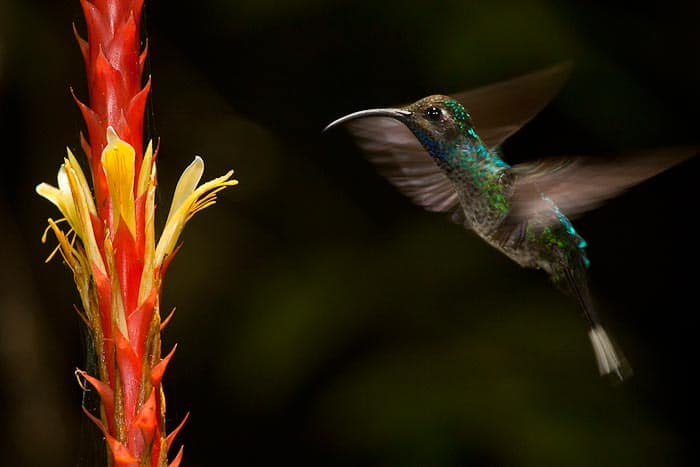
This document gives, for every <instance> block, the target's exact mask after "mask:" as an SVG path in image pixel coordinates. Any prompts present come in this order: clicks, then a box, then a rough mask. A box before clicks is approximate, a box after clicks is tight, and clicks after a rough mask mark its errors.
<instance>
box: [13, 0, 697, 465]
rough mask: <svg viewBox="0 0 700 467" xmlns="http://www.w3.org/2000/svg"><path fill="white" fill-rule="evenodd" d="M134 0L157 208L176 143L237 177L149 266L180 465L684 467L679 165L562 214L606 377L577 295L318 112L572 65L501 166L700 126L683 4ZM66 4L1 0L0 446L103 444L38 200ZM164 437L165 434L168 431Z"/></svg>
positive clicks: (687, 353)
mask: <svg viewBox="0 0 700 467" xmlns="http://www.w3.org/2000/svg"><path fill="white" fill-rule="evenodd" d="M657 3H658V4H657V5H656V6H652V7H650V6H644V5H642V4H641V3H640V4H635V3H631V2H600V3H597V2H576V1H569V2H563V1H546V0H540V1H522V2H517V1H483V2H467V1H446V2H433V1H384V2H378V1H367V2H351V1H344V2H343V1H334V2H329V1H321V0H317V1H314V0H306V1H286V2H270V1H260V0H246V1H240V2H236V1H224V0H217V1H200V2H167V1H160V2H158V1H150V2H149V1H147V5H146V18H145V20H146V21H145V24H146V25H147V27H148V36H149V43H150V51H151V52H150V57H151V58H150V63H149V73H151V74H152V76H153V93H152V105H151V108H150V110H149V112H150V116H149V123H148V128H147V132H148V133H149V134H150V135H151V136H152V137H159V138H161V151H160V154H159V161H158V162H159V165H158V170H159V181H160V188H161V191H160V196H159V205H160V216H161V218H160V221H161V222H160V224H162V220H163V219H162V218H163V216H164V215H165V213H166V212H167V207H168V203H169V202H170V197H171V193H172V190H173V189H174V186H175V183H176V181H177V177H178V176H179V173H180V172H181V170H182V169H183V168H184V167H185V166H186V165H187V164H188V163H189V162H190V161H191V160H192V158H193V156H194V155H195V154H201V155H202V156H203V157H204V160H205V162H206V173H205V176H206V177H208V178H213V177H214V176H217V175H219V174H222V173H223V172H225V171H226V170H227V169H229V168H234V169H235V170H236V175H237V177H238V178H239V180H240V182H241V183H240V185H239V186H238V187H235V188H233V189H228V190H226V191H224V192H223V193H221V195H220V199H219V202H218V204H217V205H216V206H215V207H213V208H210V209H208V210H207V211H205V212H203V213H200V214H198V215H197V216H196V217H195V218H194V219H193V220H192V221H191V222H190V224H189V225H188V226H187V228H186V229H185V232H184V234H183V237H182V239H183V240H184V247H183V249H182V250H181V251H180V253H179V254H178V257H177V258H176V260H175V261H174V263H173V264H172V266H171V268H170V270H169V272H168V275H167V277H166V282H165V286H164V291H163V293H164V295H163V308H164V310H169V309H170V308H172V307H173V306H177V312H176V314H175V317H174V319H173V321H172V323H171V325H170V326H169V327H168V328H167V329H166V330H165V332H164V337H163V338H164V342H165V344H164V345H165V349H164V350H168V349H169V348H170V347H171V346H172V345H173V344H175V343H177V344H178V351H177V353H176V356H175V358H174V360H173V361H172V362H171V364H170V366H169V368H168V372H167V373H166V377H165V389H166V394H167V401H168V411H167V417H168V425H169V427H174V426H175V425H176V424H177V423H178V422H179V420H180V419H181V418H182V417H183V416H184V415H185V413H186V412H188V411H190V412H191V418H190V420H189V422H188V423H187V425H186V426H185V428H184V430H183V431H182V432H181V434H180V435H179V437H178V444H179V443H184V444H185V462H184V464H183V465H185V466H212V465H238V466H280V465H292V464H296V465H306V466H316V465H318V466H321V465H323V466H372V467H374V466H376V467H380V466H381V467H388V466H391V467H394V466H396V467H403V466H523V467H524V466H536V467H541V466H553V465H567V466H608V465H609V466H690V465H697V464H696V463H697V461H698V459H697V457H698V456H697V453H696V451H697V449H696V444H697V439H698V438H697V434H698V430H697V391H696V386H694V385H693V384H692V383H691V381H692V379H693V377H694V373H695V371H696V366H697V361H696V355H697V353H696V342H697V337H696V336H697V328H696V326H695V322H696V314H697V311H698V305H697V300H696V297H697V293H696V289H697V287H698V273H697V269H696V267H697V264H698V248H697V244H698V233H697V228H696V227H694V226H693V222H694V221H695V220H696V217H697V209H698V195H697V193H698V190H697V179H698V176H700V170H699V169H700V166H699V163H698V161H697V159H696V160H691V161H688V162H686V163H685V164H683V165H681V166H679V167H676V168H674V169H672V170H670V171H668V172H666V173H664V174H662V175H660V176H658V177H656V178H654V179H652V180H650V181H648V182H646V183H644V184H643V185H640V186H638V187H636V188H635V189H633V190H631V191H630V192H628V193H626V194H625V195H623V196H621V197H620V198H617V199H615V200H613V201H611V202H609V203H607V204H606V205H605V206H603V207H601V208H600V209H598V210H596V211H594V212H590V213H588V214H586V215H585V216H583V217H582V218H580V219H577V220H576V222H575V223H576V226H577V228H578V230H579V232H580V233H581V234H582V235H583V236H584V237H585V238H586V239H587V240H588V243H589V245H590V247H589V250H588V251H589V256H590V258H591V260H592V267H591V269H590V277H591V286H592V289H593V292H594V294H595V299H596V302H597V304H598V306H599V309H600V312H601V313H602V314H603V316H604V317H605V319H606V321H607V322H608V323H609V327H610V329H611V333H612V334H613V335H614V336H615V337H616V339H617V341H618V343H619V344H620V345H621V347H622V348H623V349H624V351H625V352H626V354H627V357H628V359H629V360H630V362H631V364H632V366H633V367H634V369H635V376H634V377H633V378H632V379H631V380H629V381H628V382H626V383H625V384H623V385H622V386H618V387H615V386H612V385H610V384H609V383H608V382H607V381H606V380H604V379H601V378H599V376H598V374H597V370H596V368H595V362H594V358H593V354H592V351H591V349H590V345H589V342H588V339H587V337H586V326H585V322H584V320H583V319H582V318H581V317H580V316H579V312H578V311H577V308H576V305H575V303H574V302H573V301H572V300H570V299H569V298H567V297H565V296H563V295H561V294H560V293H559V292H558V291H557V290H555V289H554V288H553V287H552V286H551V285H550V284H549V283H548V281H547V280H546V278H545V276H544V275H543V274H542V273H539V272H537V271H529V270H523V269H520V268H519V267H518V266H517V265H515V264H514V263H512V262H510V261H509V260H508V259H507V258H505V257H502V256H500V255H499V254H498V253H497V252H496V251H495V250H492V249H491V248H490V247H488V246H487V245H486V244H484V243H483V242H481V241H480V240H479V239H478V238H476V237H475V236H474V235H472V234H470V233H468V232H465V231H463V230H462V229H461V228H460V227H458V226H456V225H453V224H451V223H450V222H449V221H448V220H447V219H446V218H445V216H443V215H439V214H431V213H427V212H424V211H422V210H421V209H419V208H417V207H415V206H413V205H412V204H411V203H410V202H409V201H408V200H407V199H406V198H404V197H403V196H401V195H400V194H399V193H398V192H396V190H394V189H393V187H391V186H390V185H389V184H388V183H386V182H385V180H383V179H382V178H380V177H379V176H378V175H376V173H375V171H374V169H373V167H371V166H370V165H369V164H368V163H367V162H366V161H365V160H364V159H363V157H362V155H361V154H360V153H359V152H358V151H357V149H356V148H355V147H354V146H353V145H352V142H351V140H350V139H349V138H348V137H347V136H346V135H345V133H344V132H343V131H342V130H339V131H334V132H331V133H328V134H324V135H321V134H320V130H321V128H323V126H325V124H327V123H328V122H329V121H331V120H333V119H335V118H336V117H338V116H340V115H343V114H345V113H348V112H351V111H355V110H360V109H363V108H367V107H377V106H385V105H391V104H395V103H398V102H407V101H411V100H414V99H417V98H419V97H422V96H424V95H428V94H433V93H449V92H456V91H459V90H462V89H465V88H469V87H473V86H477V85H480V84H486V83H488V82H491V81H497V80H500V79H504V78H507V77H510V76H514V75H517V74H520V73H524V72H527V71H530V70H534V69H537V68H540V67H544V66H548V65H550V64H552V63H555V62H558V61H560V60H565V59H573V60H574V63H575V68H574V72H573V75H572V77H571V79H570V81H569V82H568V83H567V85H566V86H565V88H564V89H563V90H562V92H561V94H560V95H559V96H558V97H557V98H556V99H555V100H554V101H553V103H552V104H551V105H550V106H549V107H547V108H546V109H545V110H544V111H543V112H542V113H541V114H540V115H539V116H538V117H537V118H536V119H535V120H534V121H532V122H531V123H530V124H528V125H527V126H526V127H525V128H524V129H523V130H522V131H521V132H520V133H518V134H517V135H516V136H514V137H513V138H511V139H510V140H509V141H508V142H507V143H506V145H505V148H504V150H505V157H506V159H507V160H508V161H510V162H515V161H520V160H525V159H532V158H536V157H540V156H546V155H560V154H593V155H604V154H607V153H617V152H621V151H627V150H633V149H635V148H647V147H655V146H665V145H673V144H687V143H697V142H698V140H699V139H700V135H698V124H699V123H700V118H698V107H699V106H700V91H699V88H700V86H699V84H700V35H699V34H698V20H700V7H699V6H698V3H697V2H675V1H665V2H657ZM73 21H76V22H77V23H78V26H79V28H80V29H81V30H82V27H83V26H82V24H83V23H82V14H81V11H80V8H79V6H78V1H77V0H76V1H74V2H73V1H55V0H52V1H49V0H44V1H38V0H33V1H28V0H0V118H1V122H0V137H1V138H2V139H1V141H2V146H0V157H1V158H2V165H1V166H0V182H1V185H0V235H1V237H0V241H2V244H1V245H0V256H1V258H2V264H0V294H1V295H0V300H1V301H0V307H1V308H0V464H2V465H8V466H10V465H37V466H69V465H83V466H87V465H94V462H96V461H95V458H97V460H98V461H99V460H100V459H101V458H100V454H99V452H98V451H99V450H98V448H96V447H95V446H100V445H101V444H100V443H99V441H98V440H97V441H96V440H95V439H93V438H96V436H94V435H95V433H96V430H95V429H94V427H93V426H92V425H91V424H90V423H89V422H88V421H87V420H86V418H85V417H84V415H83V414H82V412H81V410H80V398H81V392H80V389H79V387H78V385H77V384H76V381H75V379H74V378H73V375H72V373H73V370H74V368H75V367H76V366H80V367H83V366H84V364H85V356H84V351H83V350H82V344H81V329H80V321H79V319H78V317H77V316H76V314H75V313H74V311H73V310H72V305H73V303H76V301H77V300H78V298H77V292H76V291H75V289H74V286H73V284H72V280H71V277H70V274H69V270H68V269H67V268H66V267H64V266H63V265H62V264H61V263H60V261H54V262H51V263H49V264H48V265H45V264H43V259H44V258H45V257H46V256H47V255H48V253H49V252H50V250H51V249H52V245H50V244H49V245H42V244H41V243H40V237H41V232H42V230H43V229H44V227H45V220H46V218H47V217H49V216H53V217H55V216H56V215H57V211H56V210H55V209H54V208H53V206H51V205H50V204H49V203H48V202H46V201H45V200H43V199H41V198H39V197H38V196H37V195H36V194H35V193H34V186H35V185H36V184H37V183H39V182H41V181H48V182H51V183H55V176H56V172H57V170H58V167H59V164H60V162H61V160H62V157H63V154H64V148H65V146H70V147H71V148H73V150H74V151H77V152H76V153H79V149H78V148H79V145H78V132H79V131H80V130H81V129H82V128H83V122H82V120H81V117H80V115H79V112H78V110H77V109H76V107H75V105H74V103H73V101H72V99H71V97H70V94H69V92H68V88H69V86H73V87H74V88H75V90H76V93H77V94H78V96H80V97H82V98H85V96H86V92H85V84H84V82H85V78H84V76H83V65H82V62H81V58H80V54H79V52H78V47H77V45H76V44H75V42H74V40H73V37H72V32H71V27H70V26H71V22H73ZM173 455H174V450H173Z"/></svg>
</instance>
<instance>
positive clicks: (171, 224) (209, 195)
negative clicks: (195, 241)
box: [155, 156, 238, 266]
mask: <svg viewBox="0 0 700 467" xmlns="http://www.w3.org/2000/svg"><path fill="white" fill-rule="evenodd" d="M203 171H204V161H202V159H201V158H200V157H199V156H197V157H196V158H195V160H194V162H192V164H190V166H189V167H187V169H185V172H183V174H182V176H181V177H180V181H179V182H178V186H177V189H176V190H175V196H174V197H173V203H172V205H171V207H170V213H169V215H168V219H167V220H166V222H165V227H164V228H163V233H162V234H161V236H160V239H159V240H158V245H157V246H156V252H155V264H156V266H160V265H161V263H162V262H163V259H164V258H165V257H166V256H167V255H169V254H170V253H172V251H173V250H174V249H175V246H176V244H177V241H178V239H179V237H180V233H181V232H182V229H183V228H184V226H185V223H187V221H188V220H189V219H190V218H191V217H192V216H193V215H194V214H195V213H196V212H198V211H201V210H202V209H204V208H206V207H208V206H210V205H212V204H214V202H215V200H216V193H218V192H219V191H221V190H223V189H224V188H226V187H227V186H233V185H236V184H237V183H238V181H237V180H229V179H230V178H231V176H232V175H233V170H230V171H229V172H228V173H227V174H226V175H224V176H222V177H218V178H215V179H213V180H210V181H208V182H206V183H204V184H202V185H201V186H200V187H198V188H196V189H194V185H193V181H194V182H195V184H196V182H198V181H199V179H200V178H201V174H202V172H203Z"/></svg>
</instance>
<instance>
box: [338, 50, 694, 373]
mask: <svg viewBox="0 0 700 467" xmlns="http://www.w3.org/2000/svg"><path fill="white" fill-rule="evenodd" d="M568 71H569V66H568V65H566V64H565V65H558V66H555V67H552V68H548V69H545V70H542V71H538V72H535V73H531V74H528V75H524V76H522V77H519V78H515V79H513V80H509V81H505V82H501V83H496V84H492V85H489V86H485V87H482V88H478V89H475V90H471V91H467V92H465V93H462V94H459V95H456V96H444V95H433V96H429V97H426V98H423V99H420V100H419V101H417V102H415V103H413V104H410V105H408V106H406V107H402V108H383V109H371V110H365V111H360V112H355V113H353V114H349V115H346V116H345V117H342V118H340V119H338V120H336V121H334V122H333V123H331V124H330V125H328V127H326V128H327V129H328V128H330V127H333V126H336V125H339V124H346V126H347V127H348V129H349V131H350V132H351V134H352V135H353V136H354V137H355V138H356V141H357V142H358V144H359V146H360V147H361V148H362V149H363V150H364V151H365V152H366V153H367V154H368V156H369V158H370V160H371V161H372V162H374V163H375V164H376V165H377V166H378V168H379V170H380V171H381V173H383V174H384V175H385V176H386V177H387V178H388V179H389V181H391V182H392V183H393V184H394V185H395V186H396V187H397V188H398V189H399V190H401V191H402V192H403V193H404V194H405V195H407V196H408V197H409V198H411V199H412V200H413V201H414V202H415V203H417V204H418V205H420V206H422V207H424V208H426V209H428V210H430V211H437V212H449V213H451V217H452V219H453V221H455V222H458V223H461V224H463V225H464V227H466V228H467V229H469V230H472V231H474V232H475V233H476V234H477V235H479V236H480V237H481V238H483V239H484V240H485V241H486V242H488V243H489V244H490V245H492V246H493V247H495V248H497V249H498V250H500V251H501V252H503V253H504V254H506V255H507V256H508V257H510V258H512V259H513V260H514V261H516V262H517V263H518V264H520V265H522V266H524V267H528V268H537V269H542V270H544V271H546V272H547V273H548V274H549V276H550V277H551V278H552V280H553V282H554V283H555V284H557V285H558V286H559V287H560V288H561V289H563V290H564V291H566V292H568V293H570V294H572V295H573V296H575V297H576V299H577V301H578V303H579V305H580V307H581V310H582V311H583V313H584V315H585V316H586V318H587V320H588V322H589V324H590V330H589V337H590V339H591V342H592V345H593V348H594V350H595V355H596V359H597V362H598V366H599V369H600V371H601V373H603V374H613V375H616V376H617V377H618V378H620V379H622V378H623V377H624V376H625V375H626V374H627V373H628V372H629V368H628V367H627V366H626V362H625V360H624V358H623V357H622V356H621V354H619V353H618V352H617V351H616V350H615V349H614V347H613V345H612V343H611V341H610V339H609V337H608V336H607V333H606V332H605V330H604V329H603V327H602V325H601V324H600V322H599V319H598V317H597V316H596V313H595V311H594V308H593V306H592V302H591V297H590V294H589V291H588V286H587V281H586V269H587V268H588V266H589V264H590V263H589V260H588V257H587V256H586V246H587V245H586V242H585V240H584V239H583V238H582V237H581V236H580V235H579V234H578V232H576V230H575V228H574V226H573V224H572V223H571V221H570V219H569V217H567V216H569V215H575V214H578V213H581V212H583V211H586V210H588V209H591V208H593V207H595V206H596V205H598V204H600V203H601V202H602V201H603V200H605V199H607V198H610V197H612V196H614V195H616V194H617V193H619V192H621V191H623V190H624V189H626V188H629V187H631V186H632V185H634V184H636V183H638V182H640V181H641V180H644V179H645V178H648V177H650V176H652V175H654V174H656V173H658V172H660V171H662V170H664V169H665V168H667V167H669V166H670V165H672V164H674V163H677V162H680V161H681V160H683V159H685V158H687V157H688V156H691V155H693V154H696V153H697V152H698V151H697V148H696V147H683V148H665V149H662V150H656V151H651V152H649V153H647V154H639V155H638V156H639V157H636V158H627V159H612V160H607V161H605V163H603V164H600V163H596V162H594V161H592V160H590V159H586V158H559V159H551V160H543V161H535V162H530V163H524V164H518V165H515V166H510V165H509V164H508V163H506V162H505V161H504V160H503V159H502V157H501V154H500V151H499V147H500V144H501V143H502V142H503V141H504V140H505V139H506V138H508V137H509V136H510V135H512V134H513V133H514V132H516V131H517V130H518V129H519V128H521V127H522V126H523V125H524V124H525V123H527V122H528V121H529V120H530V119H531V118H532V117H534V115H536V114H537V113H538V112H539V111H540V110H541V109H542V108H543V107H544V106H545V105H546V104H547V102H548V101H549V100H551V99H552V98H553V97H554V95H555V94H556V92H557V91H558V89H559V88H560V86H561V85H562V84H563V82H564V80H565V78H566V76H567V75H568ZM465 106H466V108H465ZM467 109H469V111H468V110H467ZM472 117H473V118H472Z"/></svg>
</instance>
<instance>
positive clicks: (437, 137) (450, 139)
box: [401, 95, 476, 161]
mask: <svg viewBox="0 0 700 467" xmlns="http://www.w3.org/2000/svg"><path fill="white" fill-rule="evenodd" d="M405 110H406V111H408V112H410V115H406V116H404V117H403V119H402V120H401V121H402V122H403V123H404V125H406V126H407V127H408V128H409V129H410V130H411V132H413V134H414V135H415V137H416V138H417V139H418V141H420V142H421V144H422V145H423V147H424V148H425V149H426V150H427V151H428V152H429V153H430V155H431V156H432V157H433V158H435V159H440V160H443V161H445V160H446V159H447V157H448V156H449V154H450V152H451V150H452V149H453V148H455V147H457V145H458V144H459V143H460V142H462V141H463V140H464V139H465V138H476V134H475V133H474V125H473V123H472V119H471V117H470V116H469V114H468V113H467V111H466V110H465V109H464V107H463V106H462V104H460V103H459V102H457V101H456V100H454V99H452V98H451V97H448V96H442V95H433V96H428V97H425V98H423V99H421V100H419V101H416V102H414V103H413V104H411V105H409V106H407V107H405Z"/></svg>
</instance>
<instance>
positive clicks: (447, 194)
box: [346, 117, 459, 212]
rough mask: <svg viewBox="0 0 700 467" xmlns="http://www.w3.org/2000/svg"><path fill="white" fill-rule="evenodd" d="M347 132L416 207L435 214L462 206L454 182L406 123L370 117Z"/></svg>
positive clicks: (349, 126) (352, 123)
mask: <svg viewBox="0 0 700 467" xmlns="http://www.w3.org/2000/svg"><path fill="white" fill-rule="evenodd" d="M346 128H347V129H348V131H349V132H350V134H351V135H352V136H353V137H354V138H355V141H356V143H357V144H358V146H359V147H360V149H361V150H362V151H363V152H365V153H366V154H367V157H368V159H369V160H370V161H371V162H372V163H374V164H375V165H376V166H377V168H378V170H379V172H380V173H381V174H382V175H383V176H385V177H386V178H387V179H388V180H389V181H390V182H391V183H392V184H393V185H394V186H396V187H397V188H398V189H399V191H401V192H402V193H403V194H404V195H406V196H408V197H409V198H410V199H411V200H412V201H413V202H414V203H416V204H418V205H419V206H422V207H424V208H425V209H427V210H429V211H434V212H445V211H449V210H451V209H452V208H454V207H455V206H456V205H457V204H458V203H459V199H458V197H457V192H456V191H455V189H454V187H453V185H452V182H450V180H449V179H448V178H447V176H446V175H445V174H444V173H443V172H442V171H441V170H440V168H439V167H438V166H437V165H436V164H435V162H433V159H432V158H431V157H430V155H429V154H428V152H427V151H426V150H425V149H424V148H423V146H422V145H421V144H420V142H419V141H418V140H417V139H416V137H415V136H414V135H413V133H412V132H411V130H409V129H408V128H407V127H406V126H405V125H404V124H403V123H401V122H399V121H397V120H395V119H393V118H387V117H368V118H361V119H357V120H352V121H350V122H348V123H346Z"/></svg>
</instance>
